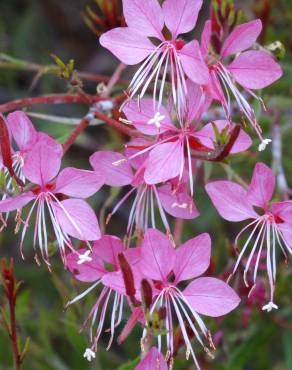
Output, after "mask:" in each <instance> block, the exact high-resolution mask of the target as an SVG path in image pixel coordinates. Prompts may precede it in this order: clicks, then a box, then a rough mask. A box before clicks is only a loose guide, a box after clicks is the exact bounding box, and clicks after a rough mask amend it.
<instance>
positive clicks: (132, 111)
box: [123, 99, 175, 135]
mask: <svg viewBox="0 0 292 370" xmlns="http://www.w3.org/2000/svg"><path fill="white" fill-rule="evenodd" d="M123 112H124V114H125V116H126V117H127V119H128V120H129V121H131V122H132V123H133V125H134V126H135V127H136V129H137V130H139V131H140V132H142V133H143V134H145V135H158V134H160V133H163V132H165V131H168V130H173V129H174V130H175V127H174V126H173V124H172V122H171V118H170V116H169V113H168V111H167V109H166V108H164V107H163V106H161V107H160V108H159V109H158V110H157V109H154V104H153V99H141V100H140V102H139V104H138V103H137V102H135V101H134V100H131V101H130V102H129V103H128V104H127V105H126V106H125V108H124V109H123ZM157 112H159V113H160V115H161V116H164V117H165V118H164V119H163V120H162V121H160V125H161V126H160V127H159V128H158V127H157V126H155V124H148V122H149V120H151V119H152V118H153V117H154V116H155V114H156V113H157Z"/></svg>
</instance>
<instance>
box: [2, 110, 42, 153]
mask: <svg viewBox="0 0 292 370" xmlns="http://www.w3.org/2000/svg"><path fill="white" fill-rule="evenodd" d="M7 124H8V128H9V130H10V132H11V134H12V136H13V138H14V140H15V142H16V144H17V146H18V148H19V150H28V149H31V147H32V145H33V144H34V143H35V142H36V140H37V132H36V130H35V128H34V126H33V124H32V123H31V120H30V119H29V118H28V116H27V115H26V114H25V113H24V112H22V111H15V112H13V113H10V114H8V116H7Z"/></svg>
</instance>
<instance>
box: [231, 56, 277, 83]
mask: <svg viewBox="0 0 292 370" xmlns="http://www.w3.org/2000/svg"><path fill="white" fill-rule="evenodd" d="M228 69H229V71H230V72H231V73H232V75H233V77H234V78H235V80H236V81H237V82H238V83H239V84H240V85H242V86H243V87H246V88H248V89H263V88H264V87H266V86H269V85H271V84H272V83H273V82H275V81H276V80H278V79H279V78H280V77H281V76H282V74H283V72H282V69H281V67H280V65H279V64H278V63H277V62H275V61H274V59H273V57H272V56H271V55H270V54H269V53H267V52H265V51H246V52H245V53H242V54H240V55H239V56H238V57H237V58H236V59H235V60H234V61H233V62H232V63H231V64H230V65H229V67H228Z"/></svg>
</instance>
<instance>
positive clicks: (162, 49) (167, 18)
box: [100, 0, 209, 114]
mask: <svg viewBox="0 0 292 370" xmlns="http://www.w3.org/2000/svg"><path fill="white" fill-rule="evenodd" d="M201 6H202V0H181V1H177V0H165V1H164V2H163V4H162V7H161V6H160V4H159V2H158V1H157V0H148V1H146V2H143V3H142V2H141V1H139V0H123V11H124V17H125V19H126V23H127V25H128V27H121V28H116V29H113V30H111V31H109V32H107V33H105V34H103V35H102V36H101V38H100V43H101V45H102V46H104V47H105V48H107V49H109V50H110V51H111V52H112V53H113V54H114V55H115V56H116V57H117V58H118V59H120V60H121V61H122V62H123V63H125V64H127V65H135V64H138V63H140V62H143V63H142V65H141V67H140V68H139V69H138V71H137V72H136V73H135V75H134V77H133V79H132V82H131V84H130V86H129V97H130V98H133V97H134V96H135V95H136V94H139V99H140V98H143V96H144V95H145V93H146V92H147V91H148V89H149V86H150V84H151V83H153V84H154V88H153V98H154V99H153V102H154V106H155V107H157V108H158V109H159V107H160V105H161V103H162V99H163V98H164V97H165V91H166V89H165V85H166V83H167V82H168V73H169V74H170V83H171V94H172V99H173V103H174V105H175V106H176V107H177V112H178V113H179V114H181V113H182V109H183V108H184V102H185V99H186V96H187V85H186V76H187V77H188V78H190V79H191V80H192V81H193V82H195V83H197V84H207V83H208V80H209V76H208V69H207V67H206V65H205V63H204V61H203V58H202V55H201V51H200V46H199V43H198V41H196V40H193V41H191V42H189V43H185V42H184V41H183V40H181V39H180V38H179V35H181V34H184V33H187V32H190V31H191V30H192V29H193V28H194V27H195V25H196V22H197V18H198V14H199V11H200V9H201ZM165 26H166V27H167V31H165V30H164V27H165ZM161 76H162V78H161V80H160V77H161ZM159 85H160V86H159ZM158 90H159V91H158ZM156 99H157V103H156Z"/></svg>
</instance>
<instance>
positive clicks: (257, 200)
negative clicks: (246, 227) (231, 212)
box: [247, 163, 275, 208]
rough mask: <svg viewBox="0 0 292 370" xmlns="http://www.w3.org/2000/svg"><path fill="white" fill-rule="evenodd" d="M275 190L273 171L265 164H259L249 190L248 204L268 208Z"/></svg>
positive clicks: (256, 166)
mask: <svg viewBox="0 0 292 370" xmlns="http://www.w3.org/2000/svg"><path fill="white" fill-rule="evenodd" d="M274 189H275V176H274V174H273V171H272V170H271V169H270V168H269V167H268V166H266V165H265V164H264V163H257V164H256V165H255V168H254V170H253V176H252V180H251V183H250V185H249V188H248V194H247V197H248V202H250V203H251V204H253V205H254V206H257V207H261V208H266V207H267V204H268V202H269V200H270V199H271V198H272V195H273V192H274Z"/></svg>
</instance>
